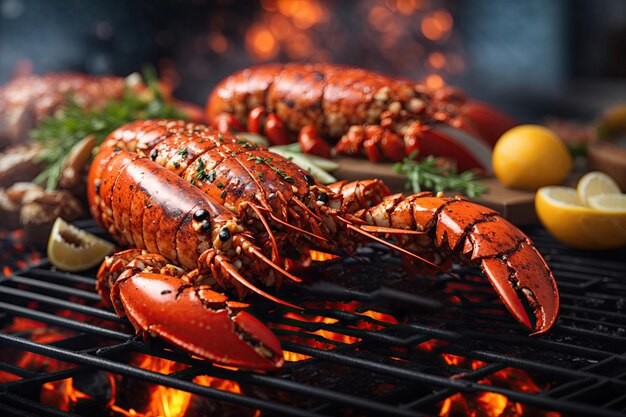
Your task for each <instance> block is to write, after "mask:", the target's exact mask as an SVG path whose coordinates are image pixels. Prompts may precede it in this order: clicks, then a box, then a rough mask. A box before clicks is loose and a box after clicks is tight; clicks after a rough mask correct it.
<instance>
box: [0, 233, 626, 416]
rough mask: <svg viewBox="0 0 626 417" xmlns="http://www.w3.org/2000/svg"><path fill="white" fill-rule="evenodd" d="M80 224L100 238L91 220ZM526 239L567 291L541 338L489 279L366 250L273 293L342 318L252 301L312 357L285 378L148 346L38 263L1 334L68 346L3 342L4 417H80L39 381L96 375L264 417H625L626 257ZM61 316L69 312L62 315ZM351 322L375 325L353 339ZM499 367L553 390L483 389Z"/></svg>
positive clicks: (89, 285) (20, 284)
mask: <svg viewBox="0 0 626 417" xmlns="http://www.w3.org/2000/svg"><path fill="white" fill-rule="evenodd" d="M79 226H81V227H83V228H86V229H88V230H90V231H92V232H98V229H97V228H96V227H95V224H94V223H93V222H84V223H82V224H79ZM527 232H528V233H529V235H530V236H531V238H532V239H533V240H534V241H535V243H536V244H537V246H538V248H539V249H540V251H541V252H542V253H543V254H544V256H545V257H546V260H547V261H548V263H549V265H550V266H551V268H552V269H553V271H554V273H555V276H556V277H557V282H558V284H559V288H560V291H561V312H560V318H559V321H558V323H557V325H556V326H555V328H554V329H553V330H552V331H551V332H549V333H548V334H547V335H545V336H541V337H528V336H527V335H526V334H525V333H524V332H523V329H521V328H520V326H519V325H518V324H516V323H514V322H513V321H512V319H511V318H510V317H509V316H508V315H507V314H504V309H503V307H502V306H501V305H500V303H499V301H498V300H497V296H496V295H495V294H494V293H493V291H492V290H491V288H490V286H489V284H488V283H487V282H486V281H480V280H478V281H473V280H472V281H471V283H470V284H467V281H459V282H455V281H452V280H451V279H450V278H449V277H444V276H441V277H439V278H436V279H432V278H425V277H420V276H417V277H416V276H414V275H411V276H409V277H408V278H407V277H403V276H402V274H401V273H398V274H395V273H394V270H395V269H399V266H398V265H397V264H398V260H397V259H396V258H395V257H393V256H390V255H389V254H386V253H385V252H384V251H382V250H379V249H378V248H376V247H374V248H367V249H366V250H365V251H363V252H362V253H360V254H359V256H360V257H361V258H364V259H365V261H366V262H357V261H355V260H353V259H343V260H337V261H330V262H328V263H326V264H325V265H324V266H323V267H321V268H320V270H318V271H317V272H316V274H317V275H321V276H322V280H323V281H322V282H321V283H320V282H319V281H315V282H310V284H308V285H306V286H300V287H288V288H284V289H283V290H281V293H282V294H281V295H283V296H285V298H286V299H289V300H291V301H297V302H298V301H299V302H305V301H306V300H313V299H317V300H319V299H324V300H335V303H334V304H332V307H327V308H318V309H315V310H308V311H307V312H306V313H307V314H315V315H321V316H325V317H329V318H334V319H337V321H336V322H334V323H316V322H308V321H304V320H300V319H298V318H294V316H291V317H290V318H285V317H283V316H284V314H285V312H287V311H288V310H287V309H283V308H282V307H280V308H277V307H276V306H275V305H270V304H266V303H265V302H263V301H262V300H256V299H255V300H254V301H255V302H254V303H253V304H254V305H255V308H254V310H253V313H254V314H255V315H257V316H258V317H259V318H260V319H261V320H262V321H264V322H266V323H269V324H270V327H273V328H274V331H275V332H276V333H277V334H278V335H279V336H280V337H281V339H286V338H293V337H296V336H297V338H295V339H293V340H292V341H284V340H283V342H282V344H283V348H284V349H285V350H288V351H291V352H296V353H300V354H304V355H308V356H311V359H308V360H304V361H301V362H293V363H287V364H286V366H285V367H284V369H282V370H281V371H280V372H277V373H271V374H261V373H255V372H245V371H237V370H230V369H224V368H221V367H215V366H212V365H211V364H210V363H207V362H204V361H199V360H196V359H194V358H190V357H189V356H188V355H185V354H183V353H180V352H177V351H172V350H171V349H169V348H166V347H165V346H163V345H161V344H160V343H159V342H153V343H151V344H150V346H149V347H148V346H146V345H145V344H144V343H143V342H142V341H141V340H139V339H137V338H136V337H135V336H134V335H133V332H132V329H131V328H128V327H127V328H125V327H120V326H119V324H120V322H123V320H120V319H118V318H117V316H116V315H115V314H114V313H113V312H111V311H109V310H106V309H102V308H99V307H97V303H98V302H99V297H98V295H97V294H96V293H95V292H94V290H93V286H94V278H93V274H91V275H87V276H81V275H75V274H69V273H61V272H56V271H54V270H52V269H51V268H50V266H49V264H48V263H47V261H46V260H45V259H43V260H42V261H41V262H40V263H39V264H37V265H35V266H31V267H28V268H25V269H22V270H21V271H19V272H16V273H14V274H13V275H11V276H7V277H4V278H0V280H1V282H0V327H1V326H4V325H6V324H8V323H11V319H12V318H15V317H24V318H29V319H32V320H35V321H38V322H43V323H45V324H46V326H54V327H58V328H62V329H70V330H72V331H73V335H72V336H70V337H67V338H65V339H63V340H60V341H55V342H53V343H48V344H46V343H38V342H34V341H32V340H30V339H29V334H30V333H29V331H28V330H26V331H23V332H20V333H13V334H7V333H0V349H1V350H0V371H5V372H8V373H11V374H13V375H16V376H19V377H21V379H19V380H16V381H12V382H6V383H4V384H0V405H1V409H2V410H3V415H16V416H17V415H19V416H47V415H49V416H67V415H75V414H68V413H66V412H63V411H59V410H55V409H52V408H50V407H48V406H46V405H43V404H42V403H40V402H39V392H40V388H41V386H42V384H44V383H47V382H51V381H59V380H63V379H66V378H70V377H80V376H82V375H88V374H93V373H96V372H97V370H104V371H107V372H112V373H115V374H119V375H123V376H127V377H132V378H135V379H138V380H142V381H146V382H151V383H155V384H160V385H164V386H167V387H172V388H177V389H180V390H184V391H188V392H191V393H194V394H197V395H200V396H204V397H207V398H210V399H216V400H222V401H224V402H227V403H232V404H237V405H240V406H245V407H251V408H254V409H260V410H262V411H263V412H264V413H263V415H288V416H328V415H361V414H368V415H369V414H372V415H389V416H420V415H425V414H432V413H436V412H437V410H438V406H437V404H439V403H440V402H441V401H442V400H444V399H446V398H448V397H450V396H452V395H454V394H456V393H466V394H467V393H476V392H485V391H488V392H495V393H499V394H503V395H506V396H507V397H508V398H509V399H510V400H512V401H515V402H520V403H522V404H527V405H532V406H536V407H537V408H539V409H543V410H554V411H560V412H563V413H564V414H565V415H594V416H618V415H625V414H626V355H625V352H626V305H625V304H626V265H625V263H624V261H623V260H624V259H625V257H624V255H626V253H625V252H624V251H616V252H603V253H597V254H592V253H589V252H577V251H573V250H569V249H566V248H564V247H563V246H561V245H560V244H558V243H556V242H555V241H554V240H552V239H551V238H550V237H549V236H548V235H547V233H546V232H545V231H544V230H543V229H532V230H527ZM346 271H347V272H346ZM457 272H458V273H459V274H461V275H466V276H467V277H470V275H471V274H472V273H476V271H474V270H471V269H457ZM342 274H343V275H342ZM407 289H408V291H407ZM444 293H447V295H448V297H449V296H455V297H456V299H457V300H462V303H452V302H450V300H449V298H448V299H447V301H446V298H444V297H441V298H440V300H439V299H437V297H436V296H435V295H434V294H437V295H440V294H444ZM70 299H71V300H70ZM337 300H343V301H350V300H358V301H359V302H361V303H363V306H364V309H365V310H367V309H373V310H376V311H379V312H384V313H392V314H394V316H395V317H401V320H400V323H401V324H397V325H391V324H389V323H385V322H379V321H377V320H375V319H369V318H364V317H363V316H361V315H358V314H355V313H352V312H348V311H344V309H339V308H338V307H337V305H336V301H337ZM29 302H30V303H32V302H37V308H36V309H32V308H28V307H27V304H28V303H29ZM329 305H330V304H329ZM67 310H70V311H71V312H73V313H72V314H59V312H61V311H67ZM75 313H78V314H75ZM359 320H360V321H361V322H368V323H370V324H376V325H379V326H380V328H379V329H378V330H376V331H373V330H365V329H362V328H355V327H356V326H355V324H356V323H358V322H359ZM277 326H279V327H283V328H276V327H277ZM284 326H290V327H288V328H284ZM294 329H295V330H294ZM318 330H328V331H332V332H334V333H337V334H341V335H348V336H353V337H356V338H358V339H359V341H357V342H356V343H352V344H350V343H343V342H338V341H330V340H327V339H324V338H323V337H321V336H319V335H318V334H311V333H312V332H315V331H318ZM304 340H309V341H311V340H318V341H323V342H324V343H326V344H328V345H331V346H334V348H333V349H330V348H328V347H326V348H324V349H321V348H317V347H312V346H309V345H308V344H307V343H303V341H304ZM431 340H438V341H440V342H438V346H439V348H438V350H437V351H436V352H435V353H432V352H431V353H428V352H425V351H423V350H420V349H415V348H414V347H415V346H416V345H419V344H421V343H424V342H428V341H431ZM8 347H12V348H17V349H19V350H22V351H28V352H34V353H37V354H40V355H43V356H45V357H48V358H53V359H58V360H62V361H64V362H66V363H69V364H73V365H74V367H73V368H71V369H65V370H62V371H58V372H53V373H47V372H34V371H30V370H28V369H24V368H23V367H20V366H18V365H17V364H16V363H15V361H11V360H9V359H8V356H9V355H7V354H6V352H7V348H8ZM131 352H140V353H144V354H148V355H153V356H157V357H161V358H167V359H172V360H175V361H177V362H181V363H184V364H186V365H189V367H188V368H186V369H184V370H183V371H179V372H174V373H171V374H168V375H165V374H162V373H159V372H153V371H148V370H144V369H141V368H138V367H136V366H133V365H131V364H129V361H128V354H129V353H131ZM440 353H449V354H455V355H460V356H463V357H465V358H469V359H474V360H480V361H482V362H485V363H486V365H485V366H483V367H480V368H478V369H476V370H472V369H467V368H461V367H459V366H457V365H455V364H447V363H446V362H445V361H443V360H442V359H441V356H440V355H439V354H440ZM506 368H515V369H521V370H525V371H527V372H528V373H529V374H530V375H531V376H532V378H533V380H534V381H536V382H540V383H542V384H543V385H541V386H545V387H547V388H545V389H544V390H542V391H541V392H540V393H538V394H531V393H526V392H520V391H518V390H515V389H513V388H506V387H498V386H492V385H487V384H485V383H483V382H482V381H483V378H485V377H489V376H490V375H493V374H494V373H497V372H499V371H501V370H503V369H506ZM197 375H210V376H214V377H218V378H222V379H229V380H233V381H237V382H238V383H239V384H240V385H242V387H245V389H244V390H243V391H244V393H245V395H239V394H235V393H231V392H225V391H221V390H218V389H213V388H209V387H205V386H201V385H198V384H195V383H193V382H192V379H193V378H194V377H195V376H197ZM381 387H386V388H385V389H382V388H381ZM85 415H89V414H85Z"/></svg>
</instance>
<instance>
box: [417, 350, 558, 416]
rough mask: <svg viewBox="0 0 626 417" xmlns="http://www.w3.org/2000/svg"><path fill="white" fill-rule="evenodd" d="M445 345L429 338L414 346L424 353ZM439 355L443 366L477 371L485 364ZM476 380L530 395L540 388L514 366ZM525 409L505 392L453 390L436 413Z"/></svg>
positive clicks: (517, 413) (495, 413)
mask: <svg viewBox="0 0 626 417" xmlns="http://www.w3.org/2000/svg"><path fill="white" fill-rule="evenodd" d="M446 344H447V343H446V342H444V341H440V340H435V339H433V340H429V341H427V342H424V343H422V344H420V345H419V346H418V348H419V349H421V350H424V351H426V352H432V353H435V352H436V351H438V350H439V349H441V348H442V347H445V346H446ZM440 356H441V358H442V359H443V360H444V362H445V363H446V364H447V365H449V366H453V367H455V368H460V369H468V370H477V369H479V368H482V367H483V366H485V365H487V364H486V363H485V362H482V361H479V360H476V359H468V358H464V357H462V356H457V355H452V354H450V353H440ZM464 375H465V373H464V372H461V373H458V374H455V375H452V376H451V377H450V378H451V379H457V378H461V377H463V376H464ZM478 382H479V383H480V384H483V385H493V386H498V387H505V388H510V389H513V390H516V391H521V392H528V393H532V394H537V393H539V392H540V391H541V389H540V388H539V387H538V386H537V384H535V382H534V381H533V379H532V378H531V376H530V375H529V374H528V373H527V372H525V371H523V370H521V369H514V368H506V369H503V370H501V371H498V372H496V373H494V374H493V375H490V376H488V377H486V378H484V379H482V380H480V381H478ZM527 409H528V406H526V405H523V404H521V403H518V402H514V401H511V400H509V398H508V397H507V396H505V395H502V394H499V393H495V392H489V391H485V392H480V393H476V394H462V393H457V394H454V395H452V396H450V397H448V398H446V399H445V400H444V401H443V402H442V403H441V404H440V409H439V413H438V415H439V416H440V417H453V416H473V417H504V416H506V417H510V416H512V417H517V416H520V417H521V416H523V415H524V414H525V413H526V412H527V411H528V410H527ZM533 411H534V415H541V416H544V417H560V414H559V413H555V412H543V413H542V412H540V411H537V410H533Z"/></svg>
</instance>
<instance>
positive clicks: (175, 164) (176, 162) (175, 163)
mask: <svg viewBox="0 0 626 417" xmlns="http://www.w3.org/2000/svg"><path fill="white" fill-rule="evenodd" d="M172 165H174V168H178V167H179V166H180V164H179V163H178V161H174V162H172Z"/></svg>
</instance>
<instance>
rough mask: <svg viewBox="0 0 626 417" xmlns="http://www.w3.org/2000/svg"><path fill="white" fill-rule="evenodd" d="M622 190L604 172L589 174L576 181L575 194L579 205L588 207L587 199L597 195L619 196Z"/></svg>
mask: <svg viewBox="0 0 626 417" xmlns="http://www.w3.org/2000/svg"><path fill="white" fill-rule="evenodd" d="M621 192H622V190H620V189H619V185H617V183H616V182H615V181H613V178H611V177H609V176H608V175H606V174H605V173H604V172H600V171H594V172H589V173H587V174H585V175H583V177H582V178H581V179H580V180H579V181H578V185H577V186H576V194H577V195H578V200H579V201H580V204H582V205H585V206H588V207H590V205H589V199H590V198H591V197H593V196H596V195H598V194H619V193H621Z"/></svg>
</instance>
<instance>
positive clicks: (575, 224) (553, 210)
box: [535, 186, 626, 249]
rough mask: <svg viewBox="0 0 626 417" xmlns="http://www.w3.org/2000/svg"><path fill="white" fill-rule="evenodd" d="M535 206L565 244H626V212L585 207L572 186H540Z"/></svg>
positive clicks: (585, 246)
mask: <svg viewBox="0 0 626 417" xmlns="http://www.w3.org/2000/svg"><path fill="white" fill-rule="evenodd" d="M600 204H602V203H600ZM535 208H536V210H537V215H538V216H539V220H541V223H542V224H543V225H544V227H545V228H546V229H547V230H548V231H549V232H550V233H551V234H552V235H553V236H554V237H555V238H557V239H558V240H560V241H561V242H563V243H565V244H566V245H569V246H572V247H575V248H580V249H613V248H618V247H620V246H624V245H626V211H621V212H620V211H614V210H612V211H604V210H594V209H592V208H589V207H584V206H582V205H580V203H579V201H578V196H577V193H576V190H574V189H573V188H570V187H560V186H549V187H542V188H540V189H539V190H538V191H537V194H536V196H535Z"/></svg>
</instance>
